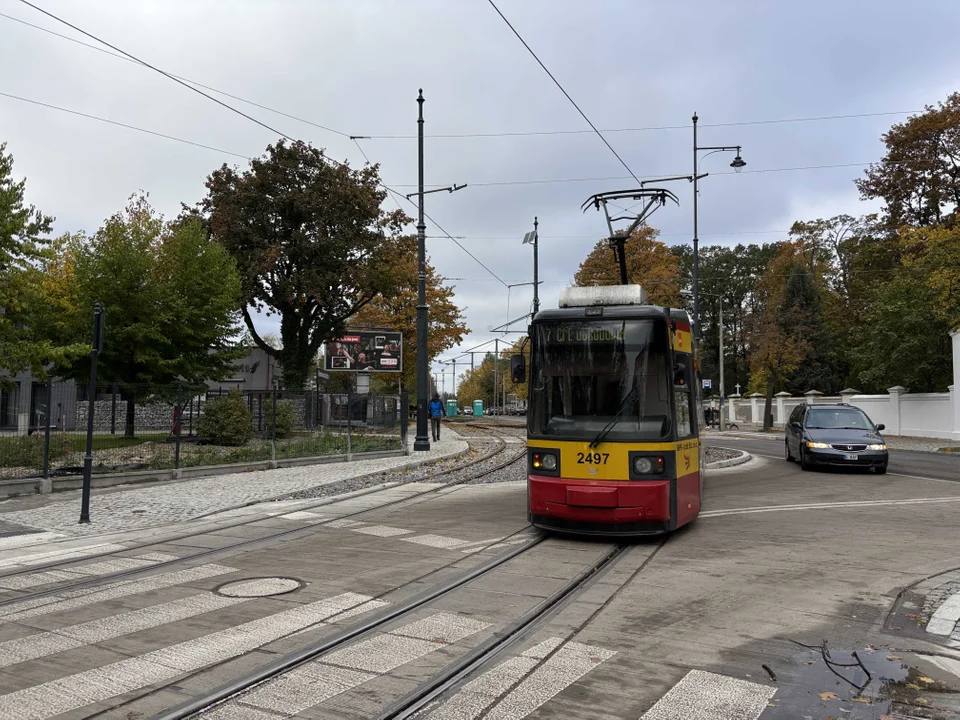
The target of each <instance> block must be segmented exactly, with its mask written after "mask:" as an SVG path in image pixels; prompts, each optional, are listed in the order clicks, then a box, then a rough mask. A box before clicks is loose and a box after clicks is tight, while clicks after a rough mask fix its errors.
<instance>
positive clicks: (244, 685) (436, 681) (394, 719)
mask: <svg viewBox="0 0 960 720" xmlns="http://www.w3.org/2000/svg"><path fill="white" fill-rule="evenodd" d="M545 541H549V538H548V537H547V536H544V535H541V536H539V537H537V538H535V539H533V540H531V541H530V542H528V543H526V544H524V545H522V546H520V547H518V548H515V549H513V550H511V551H509V552H506V553H504V554H502V555H500V556H498V557H496V558H493V559H492V560H490V561H488V562H486V563H484V564H483V565H481V566H478V567H475V568H472V569H470V570H469V571H467V572H464V573H462V574H460V575H458V576H457V577H455V578H453V579H451V580H449V581H446V582H444V583H442V584H441V585H438V586H436V587H434V588H431V589H430V590H428V591H426V592H424V593H422V594H420V595H418V596H416V597H414V598H411V599H410V600H408V601H405V602H403V603H401V604H399V605H397V606H395V607H393V608H391V609H390V610H389V611H381V612H380V613H377V614H375V615H373V616H372V617H370V618H369V619H367V620H365V621H363V622H361V623H357V624H355V625H352V626H350V627H348V628H345V629H344V630H342V631H340V632H337V633H334V634H333V635H330V636H328V637H325V638H322V639H320V640H318V641H317V642H315V643H312V644H309V645H306V646H304V647H302V648H300V649H298V650H296V651H294V652H292V653H289V654H287V655H285V656H284V657H282V658H280V659H278V660H276V661H274V662H272V663H270V664H268V665H265V666H263V667H261V668H259V669H257V670H255V671H253V672H251V673H248V674H246V675H243V676H241V677H237V678H234V679H233V680H231V681H229V682H227V683H224V684H222V685H220V686H218V687H215V688H213V689H211V690H209V691H207V692H204V693H201V694H198V695H196V696H195V697H194V698H192V699H191V700H189V701H187V702H185V703H183V704H181V705H179V706H176V707H174V708H171V709H169V710H167V711H165V712H162V713H159V714H156V715H154V716H153V717H152V718H151V720H184V719H185V718H203V717H205V716H206V714H207V713H208V712H210V711H211V710H213V709H216V708H224V707H226V706H227V705H228V704H229V703H231V702H235V701H238V700H240V701H242V699H243V697H244V695H245V694H247V693H249V692H251V691H252V690H254V689H256V688H258V687H260V686H261V685H263V684H265V683H269V682H272V681H274V680H277V679H280V678H282V677H283V675H285V674H286V673H289V672H291V671H293V670H296V669H297V668H299V667H302V666H304V665H306V664H308V663H311V662H314V661H317V660H322V658H323V657H324V656H325V655H327V654H329V653H332V652H334V651H335V650H338V649H341V648H343V647H345V646H348V645H350V644H351V643H352V642H353V641H361V640H363V639H365V638H368V637H370V636H372V635H374V634H376V633H378V632H382V631H384V629H385V628H387V627H388V626H391V625H392V624H393V623H395V622H398V621H401V620H403V619H409V618H411V617H412V616H413V615H414V613H415V612H416V611H417V610H420V609H423V608H424V607H426V606H428V605H429V603H431V602H433V601H435V600H437V599H440V598H442V597H443V596H445V595H447V594H449V593H450V592H452V591H453V590H455V589H457V588H461V587H463V586H465V585H467V584H468V583H470V582H473V581H475V580H478V579H480V578H482V577H484V576H486V575H488V574H489V573H491V572H492V571H493V570H495V569H497V568H499V567H501V566H503V565H505V564H507V563H509V562H510V561H511V560H514V559H515V558H517V557H518V556H522V555H524V554H526V553H528V552H530V551H531V550H532V549H533V548H535V547H537V546H538V545H541V543H543V542H545ZM666 542H667V539H666V538H664V539H663V540H661V541H659V542H658V543H657V545H656V546H655V547H654V548H653V550H652V551H651V552H650V553H649V554H648V555H647V557H646V558H644V559H643V561H642V562H641V563H640V564H639V566H638V567H637V568H636V569H635V570H634V571H633V572H631V573H629V574H628V575H627V577H626V578H625V579H624V581H623V582H621V583H619V584H618V585H617V586H616V587H615V588H614V589H613V590H612V591H611V592H610V593H608V595H607V597H606V598H605V599H604V601H603V602H602V603H600V604H599V606H598V607H597V608H596V609H595V610H594V611H593V612H592V613H591V614H590V615H589V616H588V617H587V618H586V619H585V620H583V621H582V622H580V623H579V624H578V625H577V626H576V627H575V628H574V629H573V630H572V631H571V632H569V633H568V637H567V638H566V639H565V641H564V644H565V643H566V642H569V641H570V640H572V639H573V638H575V637H576V636H578V635H579V633H580V632H581V631H582V630H583V629H584V628H585V627H586V626H587V625H589V624H590V623H591V622H592V621H593V620H594V619H595V618H596V617H597V615H599V613H600V612H602V611H603V610H604V609H606V608H607V607H608V606H609V604H610V603H611V602H612V601H613V600H614V599H615V598H616V596H617V595H618V594H619V593H620V591H621V590H622V589H623V588H625V587H626V586H627V585H629V584H630V583H631V582H632V581H633V580H634V579H635V578H636V577H637V576H638V575H639V574H640V573H641V572H642V571H643V570H644V569H645V568H646V567H647V566H648V565H649V564H650V562H651V561H652V560H653V558H654V557H655V556H656V555H657V553H658V552H659V551H660V549H661V548H662V547H663V546H664V545H665V544H666ZM635 549H636V546H634V545H631V544H628V543H618V544H615V545H612V546H610V547H609V549H607V550H606V551H604V552H603V553H602V554H601V555H600V556H599V557H598V558H597V559H596V560H595V561H594V562H592V563H591V564H590V565H589V566H587V567H586V568H584V569H583V570H582V571H581V572H579V573H577V575H576V576H575V577H572V578H570V579H569V580H567V581H566V582H564V583H563V585H562V586H561V587H559V588H558V589H557V590H555V591H554V592H553V593H552V594H550V595H549V596H548V597H546V598H544V599H543V600H541V601H540V602H538V603H537V604H536V605H534V606H533V607H532V608H530V609H529V610H527V611H526V612H524V613H523V614H522V615H520V616H519V617H518V618H516V619H514V620H513V621H511V622H509V623H507V624H506V625H504V626H503V627H501V628H500V629H498V630H496V631H495V632H493V633H492V634H491V635H490V636H489V637H488V638H487V639H486V640H485V641H483V642H481V643H480V644H479V645H477V646H476V647H474V648H473V649H471V650H469V651H467V652H466V653H464V654H463V655H462V656H461V657H459V658H457V659H456V660H454V661H453V662H452V663H450V664H449V665H447V666H446V667H444V668H442V669H441V670H439V671H438V672H436V673H434V674H433V675H431V677H429V678H428V679H427V680H425V681H424V682H422V683H421V684H420V685H419V686H418V687H417V688H416V689H415V690H413V691H412V692H410V693H409V694H407V695H405V696H403V697H401V698H399V699H398V700H396V701H394V702H393V703H392V704H390V705H388V706H387V707H386V708H385V709H384V710H383V711H382V712H381V713H380V714H379V715H377V716H376V718H377V720H403V719H406V718H414V717H424V716H425V715H424V713H425V712H427V711H429V710H431V709H432V708H434V707H435V706H436V704H437V703H438V702H439V701H440V700H441V699H442V698H444V697H447V696H448V695H450V694H451V693H452V692H453V691H455V690H456V689H457V688H459V687H460V686H462V685H463V684H464V683H465V682H467V680H468V679H470V678H472V677H474V676H476V675H477V674H478V673H481V672H483V671H485V670H487V669H489V668H490V667H491V666H492V665H493V663H494V662H495V661H496V660H497V659H498V658H499V657H500V656H501V655H502V654H503V653H505V652H506V651H507V650H508V649H509V648H511V647H512V646H514V645H516V644H517V643H519V642H520V641H522V640H524V639H525V638H526V637H528V636H529V635H530V634H532V632H533V631H535V630H536V629H537V628H539V627H541V626H542V625H545V624H546V623H548V622H549V621H550V620H551V619H552V618H554V617H555V616H556V615H557V614H559V613H560V612H562V610H563V609H564V608H565V607H566V606H567V605H568V604H569V603H570V602H572V601H573V600H575V598H576V597H577V596H578V595H579V594H580V593H581V592H582V591H583V590H585V589H586V588H587V587H589V586H590V585H591V584H592V583H593V582H594V581H595V580H597V579H598V578H600V577H601V576H603V575H604V574H605V573H606V572H607V571H608V570H610V569H612V568H613V567H614V566H615V565H616V564H617V563H618V562H620V561H621V560H622V559H624V558H625V557H627V556H628V555H629V554H630V553H631V552H632V551H634V550H635ZM561 647H562V644H561V645H558V646H557V647H556V648H554V649H553V650H552V651H550V652H549V653H547V654H546V655H545V656H544V657H543V658H542V659H541V660H540V661H539V662H538V663H537V664H536V665H535V666H534V667H532V668H531V669H530V670H529V671H528V672H527V673H525V674H524V676H523V677H521V678H520V679H519V680H517V681H516V683H515V684H514V685H515V686H516V685H519V683H520V682H522V681H523V680H524V679H526V677H528V676H529V675H531V674H532V673H533V672H535V671H536V670H537V669H538V668H539V667H540V666H541V665H542V664H543V663H545V662H547V661H548V660H549V659H550V658H551V657H553V655H554V654H555V653H556V652H557V651H559V649H560V648H561ZM181 682H183V681H182V680H178V683H181ZM511 689H512V688H511ZM218 717H219V715H218Z"/></svg>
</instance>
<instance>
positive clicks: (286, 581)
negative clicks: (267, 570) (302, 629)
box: [214, 577, 304, 598]
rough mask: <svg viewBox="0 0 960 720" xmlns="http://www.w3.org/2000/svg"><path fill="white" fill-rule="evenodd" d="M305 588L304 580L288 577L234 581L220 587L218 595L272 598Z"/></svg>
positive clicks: (217, 591) (217, 590) (216, 591)
mask: <svg viewBox="0 0 960 720" xmlns="http://www.w3.org/2000/svg"><path fill="white" fill-rule="evenodd" d="M303 586H304V582H303V581H302V580H297V579H295V578H288V577H261V578H249V579H247V580H232V581H230V582H228V583H224V584H223V585H221V586H220V587H218V588H217V589H216V590H214V592H215V593H216V594H217V595H224V596H226V597H237V598H255V597H270V596H271V595H286V594H287V593H292V592H293V591H294V590H299V589H300V588H302V587H303Z"/></svg>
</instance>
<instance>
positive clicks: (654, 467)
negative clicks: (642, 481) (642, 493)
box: [633, 456, 663, 475]
mask: <svg viewBox="0 0 960 720" xmlns="http://www.w3.org/2000/svg"><path fill="white" fill-rule="evenodd" d="M633 471H634V472H635V473H636V474H637V475H653V474H659V473H662V472H663V457H662V456H658V457H638V458H634V459H633Z"/></svg>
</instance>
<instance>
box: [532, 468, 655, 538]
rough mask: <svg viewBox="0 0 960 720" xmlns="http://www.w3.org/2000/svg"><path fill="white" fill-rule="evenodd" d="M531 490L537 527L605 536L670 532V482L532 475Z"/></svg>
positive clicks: (533, 515)
mask: <svg viewBox="0 0 960 720" xmlns="http://www.w3.org/2000/svg"><path fill="white" fill-rule="evenodd" d="M527 488H528V495H529V512H530V516H531V521H532V522H533V524H534V525H537V526H538V527H545V528H551V529H556V530H562V531H565V532H581V533H595V534H604V535H617V534H619V535H639V534H647V533H658V532H666V531H667V530H669V524H670V518H671V513H670V508H671V501H670V480H650V481H626V480H624V481H612V480H569V479H564V478H550V477H543V476H540V475H528V476H527Z"/></svg>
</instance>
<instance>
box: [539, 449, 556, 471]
mask: <svg viewBox="0 0 960 720" xmlns="http://www.w3.org/2000/svg"><path fill="white" fill-rule="evenodd" d="M533 467H534V469H535V470H540V469H543V470H556V469H557V456H556V455H554V454H553V453H539V452H538V453H534V454H533Z"/></svg>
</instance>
